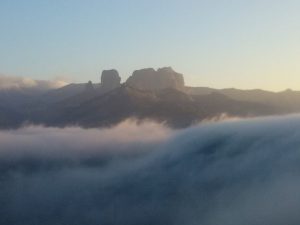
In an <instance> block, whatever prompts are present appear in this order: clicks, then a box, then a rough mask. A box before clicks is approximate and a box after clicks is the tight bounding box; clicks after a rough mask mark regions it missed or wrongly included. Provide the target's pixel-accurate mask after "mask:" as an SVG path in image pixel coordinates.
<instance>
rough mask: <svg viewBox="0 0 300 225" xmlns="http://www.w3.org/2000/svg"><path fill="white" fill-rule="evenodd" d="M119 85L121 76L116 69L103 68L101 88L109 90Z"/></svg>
mask: <svg viewBox="0 0 300 225" xmlns="http://www.w3.org/2000/svg"><path fill="white" fill-rule="evenodd" d="M120 85H121V77H120V76H119V73H118V71H117V70H114V69H112V70H103V71H102V75H101V88H102V89H103V90H104V91H110V90H113V89H115V88H117V87H120Z"/></svg>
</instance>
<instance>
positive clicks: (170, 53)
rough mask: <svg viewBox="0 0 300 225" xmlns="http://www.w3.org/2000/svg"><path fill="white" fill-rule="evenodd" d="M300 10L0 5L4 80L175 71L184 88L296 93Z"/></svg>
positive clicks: (174, 4) (214, 4) (240, 4)
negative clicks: (181, 77) (162, 69)
mask: <svg viewBox="0 0 300 225" xmlns="http://www.w3.org/2000/svg"><path fill="white" fill-rule="evenodd" d="M299 9H300V2H299V1H294V0H289V1H284V2H282V1H271V0H260V1H258V0H255V1H238V0H233V1H229V2H228V1H225V0H219V1H193V0H188V1H179V0H177V1H170V0H167V1H163V2H162V1H145V0H142V1H136V0H134V1H130V2H127V1H104V0H103V1H95V0H91V1H88V2H84V1H80V0H75V1H70V0H67V1H49V0H46V1H37V0H28V1H11V0H9V1H8V0H2V1H1V2H0V29H1V30H2V33H1V37H0V39H1V41H0V49H1V52H0V73H2V74H7V75H14V76H24V77H30V78H33V79H42V80H48V79H52V78H55V77H66V78H67V79H69V80H72V81H76V82H86V81H87V80H92V81H94V82H96V81H99V77H100V73H101V71H102V70H103V69H110V68H115V69H117V70H118V71H119V73H120V75H121V77H122V80H125V79H126V78H127V77H128V76H129V75H130V74H131V73H132V71H133V70H135V69H140V68H147V67H153V68H159V67H163V66H172V67H173V68H174V70H176V71H178V72H180V73H183V74H184V75H185V80H186V84H187V85H189V86H208V87H214V88H230V87H235V88H240V89H256V88H259V89H265V90H271V91H281V90H284V89H287V88H291V89H294V90H300V78H299V74H300V66H299V63H298V53H299V52H300V47H299V45H298V40H299V39H300V29H299V26H300V25H299V24H300V16H299V13H298V12H299ZM287 78H288V79H287ZM295 81H296V82H295ZM297 81H299V82H297Z"/></svg>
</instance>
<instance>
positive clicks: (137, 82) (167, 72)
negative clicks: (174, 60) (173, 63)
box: [126, 67, 184, 91]
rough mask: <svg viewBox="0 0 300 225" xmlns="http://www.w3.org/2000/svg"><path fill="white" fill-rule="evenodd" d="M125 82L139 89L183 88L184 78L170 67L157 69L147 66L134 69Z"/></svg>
mask: <svg viewBox="0 0 300 225" xmlns="http://www.w3.org/2000/svg"><path fill="white" fill-rule="evenodd" d="M126 84H127V85H128V86H131V87H134V88H137V89H140V90H150V91H156V90H162V89H166V88H174V89H178V90H183V89H184V78H183V75H182V74H180V73H177V72H175V71H174V70H173V69H172V68H171V67H164V68H160V69H158V70H157V71H156V70H154V69H153V68H148V69H141V70H136V71H134V72H133V74H132V75H131V76H130V77H129V78H128V79H127V81H126Z"/></svg>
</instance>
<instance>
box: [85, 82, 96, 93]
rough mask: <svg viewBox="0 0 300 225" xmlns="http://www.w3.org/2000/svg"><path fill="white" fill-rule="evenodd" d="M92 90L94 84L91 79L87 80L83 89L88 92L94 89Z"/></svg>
mask: <svg viewBox="0 0 300 225" xmlns="http://www.w3.org/2000/svg"><path fill="white" fill-rule="evenodd" d="M94 90H95V89H94V85H93V83H92V81H89V82H87V84H86V85H85V91H88V92H90V91H94Z"/></svg>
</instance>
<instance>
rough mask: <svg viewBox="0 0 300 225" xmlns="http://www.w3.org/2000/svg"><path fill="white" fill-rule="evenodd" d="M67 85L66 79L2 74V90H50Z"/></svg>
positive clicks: (0, 75) (0, 79) (0, 82)
mask: <svg viewBox="0 0 300 225" xmlns="http://www.w3.org/2000/svg"><path fill="white" fill-rule="evenodd" d="M65 85H67V82H66V81H64V80H60V79H57V80H52V81H51V80H50V81H46V80H34V79H31V78H27V77H17V76H7V75H3V74H0V90H9V89H22V88H35V89H42V90H48V89H53V88H59V87H62V86H65Z"/></svg>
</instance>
